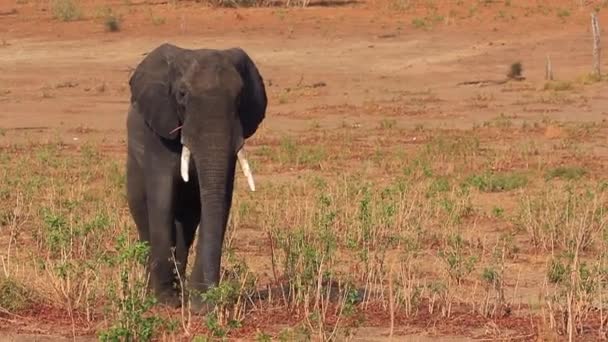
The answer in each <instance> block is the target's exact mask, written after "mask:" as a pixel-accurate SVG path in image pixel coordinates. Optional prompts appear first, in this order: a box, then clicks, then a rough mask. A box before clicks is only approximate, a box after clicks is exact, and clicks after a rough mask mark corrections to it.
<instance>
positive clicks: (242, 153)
mask: <svg viewBox="0 0 608 342" xmlns="http://www.w3.org/2000/svg"><path fill="white" fill-rule="evenodd" d="M236 156H237V158H238V160H239V164H240V165H241V169H243V173H244V174H245V177H246V178H247V183H248V184H249V189H251V191H255V183H254V182H253V174H252V173H251V169H250V168H249V162H247V159H246V158H245V151H243V149H242V148H241V149H240V150H239V151H238V152H237V153H236Z"/></svg>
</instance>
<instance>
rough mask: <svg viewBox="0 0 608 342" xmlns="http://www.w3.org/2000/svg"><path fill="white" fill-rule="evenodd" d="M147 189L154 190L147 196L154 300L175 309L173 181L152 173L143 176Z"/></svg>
mask: <svg viewBox="0 0 608 342" xmlns="http://www.w3.org/2000/svg"><path fill="white" fill-rule="evenodd" d="M146 187H147V188H148V189H154V192H150V193H149V194H148V196H147V204H148V217H149V227H150V251H151V253H150V266H149V267H150V273H151V283H152V288H153V289H154V292H155V295H156V298H157V300H158V301H159V302H160V303H162V304H166V305H170V306H177V305H179V299H178V298H177V293H176V291H175V288H174V287H173V285H174V276H175V265H174V263H173V247H175V238H176V234H175V221H174V220H175V215H174V214H175V194H176V191H175V181H174V179H173V177H171V174H170V173H169V172H164V173H163V172H162V170H161V172H155V173H153V174H149V175H148V177H146Z"/></svg>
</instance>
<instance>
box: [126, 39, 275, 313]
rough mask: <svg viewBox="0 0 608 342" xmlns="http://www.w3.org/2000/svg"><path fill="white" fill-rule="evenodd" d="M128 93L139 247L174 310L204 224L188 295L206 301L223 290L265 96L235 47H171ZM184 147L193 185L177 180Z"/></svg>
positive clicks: (143, 66) (143, 69)
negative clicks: (235, 208)
mask: <svg viewBox="0 0 608 342" xmlns="http://www.w3.org/2000/svg"><path fill="white" fill-rule="evenodd" d="M129 85H130V88H131V105H130V107H129V113H128V117H127V136H128V157H127V197H128V203H129V209H130V211H131V214H132V216H133V219H134V220H135V223H136V225H137V229H138V232H139V237H140V239H141V240H142V241H146V242H149V244H150V249H151V250H150V256H149V262H148V266H147V269H148V271H149V272H150V273H149V274H150V285H151V288H152V289H153V291H154V294H155V296H156V298H157V299H158V301H159V302H160V303H163V304H167V305H172V306H173V305H175V306H177V305H179V303H180V299H179V292H180V291H179V289H178V288H177V286H179V281H178V280H177V278H176V274H179V275H180V276H181V278H182V279H185V277H184V273H185V269H186V261H187V258H188V252H189V250H190V246H191V245H192V243H193V240H194V235H195V232H196V229H197V226H198V225H199V222H200V228H199V229H200V231H199V239H198V243H197V245H196V246H195V247H194V249H195V252H196V257H195V261H194V265H193V272H192V275H191V276H190V280H189V282H188V290H195V292H197V293H204V292H205V291H207V290H208V289H209V288H211V287H213V286H216V285H217V284H218V281H219V276H220V263H221V254H222V242H223V240H224V232H225V228H226V223H227V219H228V214H229V211H230V207H231V203H232V190H233V184H234V173H235V164H236V153H237V152H238V150H239V149H240V148H241V147H242V146H243V144H244V141H245V139H247V138H249V137H250V136H251V135H253V134H254V133H255V131H256V130H257V128H258V125H259V124H260V123H261V122H262V120H263V119H264V116H265V112H266V104H267V99H266V91H265V88H264V83H263V80H262V77H261V76H260V74H259V72H258V70H257V68H256V66H255V65H254V63H253V62H252V61H251V59H250V58H249V56H248V55H247V54H246V53H245V52H244V51H243V50H241V49H239V48H233V49H228V50H207V49H200V50H186V49H182V48H179V47H176V46H173V45H170V44H164V45H161V46H159V47H158V48H156V49H154V50H153V51H152V52H150V53H149V54H148V55H147V56H146V57H145V58H144V59H143V60H142V61H141V63H140V64H139V65H138V66H137V68H136V69H135V71H134V73H133V76H132V77H131V79H130V81H129ZM181 125H183V127H182V128H181V129H180V130H176V131H174V130H175V129H176V128H177V127H179V126H181ZM172 131H174V132H172ZM181 141H183V144H184V145H186V146H187V147H188V148H189V149H190V151H191V153H192V158H191V162H190V164H189V166H190V172H189V181H188V182H184V181H183V180H182V178H181V177H180V154H181V150H182V143H181ZM173 251H174V255H175V262H176V263H177V272H175V270H176V267H175V265H174V263H173V260H172V259H171V258H172V256H173ZM190 300H191V304H192V309H193V310H195V311H198V310H203V309H205V308H206V306H205V305H204V303H202V302H201V300H200V295H197V296H190Z"/></svg>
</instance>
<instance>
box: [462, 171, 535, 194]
mask: <svg viewBox="0 0 608 342" xmlns="http://www.w3.org/2000/svg"><path fill="white" fill-rule="evenodd" d="M465 183H466V184H468V185H471V186H473V187H475V188H477V189H478V190H479V191H483V192H501V191H510V190H514V189H517V188H521V187H523V186H525V185H527V184H528V178H527V177H526V176H525V175H523V174H520V173H484V174H482V175H473V176H470V177H469V178H467V180H466V181H465Z"/></svg>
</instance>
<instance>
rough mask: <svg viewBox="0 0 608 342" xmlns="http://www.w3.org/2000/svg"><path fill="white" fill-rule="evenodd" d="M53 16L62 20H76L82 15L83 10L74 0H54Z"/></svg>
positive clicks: (52, 4) (52, 3)
mask: <svg viewBox="0 0 608 342" xmlns="http://www.w3.org/2000/svg"><path fill="white" fill-rule="evenodd" d="M51 6H52V7H51V9H52V12H53V16H54V17H55V18H56V19H58V20H61V21H74V20H79V19H80V18H81V17H82V10H81V9H80V7H78V5H77V3H76V2H74V1H73V0H53V1H52V2H51Z"/></svg>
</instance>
